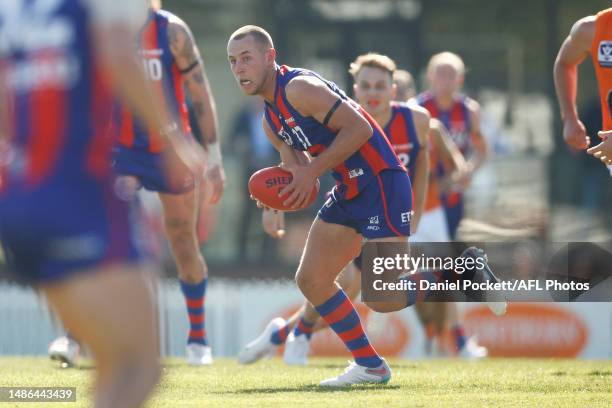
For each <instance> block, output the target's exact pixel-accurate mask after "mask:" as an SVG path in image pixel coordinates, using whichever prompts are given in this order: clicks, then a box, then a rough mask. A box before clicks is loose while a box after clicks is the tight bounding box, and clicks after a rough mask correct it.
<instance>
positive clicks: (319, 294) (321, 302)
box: [227, 26, 412, 386]
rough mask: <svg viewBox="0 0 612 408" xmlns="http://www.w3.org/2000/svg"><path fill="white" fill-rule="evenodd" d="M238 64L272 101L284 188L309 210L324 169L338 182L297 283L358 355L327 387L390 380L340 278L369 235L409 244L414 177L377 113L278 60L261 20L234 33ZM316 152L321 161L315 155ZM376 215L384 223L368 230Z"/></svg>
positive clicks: (242, 82) (269, 117)
mask: <svg viewBox="0 0 612 408" xmlns="http://www.w3.org/2000/svg"><path fill="white" fill-rule="evenodd" d="M227 51H228V59H229V63H230V68H231V70H232V73H233V74H234V77H235V79H236V81H237V82H238V84H239V86H240V88H241V89H242V91H243V92H244V93H245V94H247V95H258V96H259V97H261V98H262V99H264V100H265V101H266V112H265V120H264V122H263V126H264V129H265V130H266V134H267V135H268V138H269V139H270V142H271V143H272V144H273V145H274V146H275V147H276V149H277V150H278V151H279V153H280V156H281V160H282V162H283V165H284V167H285V168H286V169H287V170H288V171H290V172H291V173H292V175H293V180H292V182H291V183H290V184H289V185H288V186H287V187H285V188H284V189H283V190H282V191H281V192H280V194H279V196H284V195H285V194H288V196H287V197H288V198H287V199H286V201H285V204H286V205H290V206H292V207H293V208H294V209H296V210H297V209H300V208H302V206H303V203H305V202H307V201H308V198H309V195H310V193H311V191H312V189H313V186H314V185H315V183H316V180H317V178H318V177H319V176H321V175H323V174H324V173H326V172H328V171H332V174H333V176H334V178H335V179H336V180H337V185H336V187H335V188H334V190H333V191H332V194H331V197H330V198H329V199H328V201H327V202H326V203H325V205H324V206H323V207H322V208H321V210H320V211H319V213H318V216H317V218H316V219H315V220H314V222H313V224H312V227H311V229H310V232H309V235H308V238H307V241H306V246H305V248H304V253H303V256H302V260H301V262H300V266H299V268H298V271H297V274H296V281H297V284H298V286H299V288H300V290H301V291H302V293H303V294H304V296H305V297H306V299H308V301H309V302H310V303H311V304H313V305H314V306H315V309H316V310H317V312H318V313H319V314H320V315H321V317H323V319H324V320H325V321H326V322H327V323H328V324H329V325H330V326H331V328H332V329H333V330H334V331H335V332H336V334H337V335H338V336H339V337H340V338H341V339H342V341H343V342H344V344H345V345H346V347H347V349H349V350H350V352H351V353H352V355H353V357H354V359H355V362H353V363H351V364H350V365H349V367H348V368H347V369H346V370H345V372H344V373H343V374H341V375H339V376H338V377H336V378H332V379H329V380H325V381H323V382H322V383H321V385H322V386H346V385H351V384H357V383H385V382H387V381H389V379H390V377H391V370H390V368H389V366H388V365H387V363H386V362H385V361H384V360H383V359H382V358H381V357H380V356H379V355H378V353H377V352H376V351H375V350H374V348H373V347H372V345H371V344H370V341H369V340H368V338H367V336H366V334H365V332H364V330H363V327H362V325H361V321H360V318H359V315H358V314H357V311H356V310H355V307H354V306H353V304H352V302H351V300H350V299H349V298H348V297H347V295H346V293H345V292H344V291H343V290H342V289H341V288H340V287H339V286H338V284H337V283H336V282H335V279H336V278H337V277H338V275H339V274H340V272H341V271H342V269H344V267H345V266H346V265H347V264H349V262H351V261H352V260H353V259H354V258H355V257H356V256H357V255H358V254H359V251H360V248H361V244H362V241H363V240H364V239H367V240H371V241H380V240H381V239H385V240H386V241H393V242H399V243H401V244H405V246H406V249H407V246H408V236H409V235H410V212H411V210H412V192H411V186H410V179H409V177H408V174H407V172H406V171H405V170H404V168H403V166H402V165H401V162H400V161H399V159H398V158H397V156H396V155H395V153H394V152H393V150H392V148H391V146H390V144H389V141H388V140H387V138H386V137H385V135H384V133H383V131H382V130H381V129H380V127H379V126H378V125H377V124H376V122H375V121H374V120H373V119H372V118H371V117H370V116H369V115H368V114H367V113H366V112H365V111H364V110H363V108H361V107H359V105H357V103H355V102H354V101H352V100H351V99H349V98H348V97H347V96H346V95H345V93H344V92H343V91H341V90H340V89H338V87H337V86H336V85H335V84H333V83H331V82H329V81H327V80H325V79H323V78H322V77H320V76H319V75H318V74H316V73H314V72H312V71H308V70H304V69H295V68H290V67H287V66H284V65H283V66H278V65H277V64H276V50H275V49H274V46H273V44H272V39H271V38H270V36H269V34H268V33H267V32H266V31H265V30H263V29H262V28H260V27H256V26H245V27H242V28H240V29H238V30H237V31H235V32H234V33H233V34H232V35H231V37H230V39H229V42H228V49H227ZM307 152H308V153H310V154H312V155H313V156H315V157H314V158H313V159H312V160H311V159H310V157H309V154H308V153H307ZM374 222H376V227H377V228H376V229H368V226H370V225H371V223H374Z"/></svg>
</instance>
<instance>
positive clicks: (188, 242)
mask: <svg viewBox="0 0 612 408" xmlns="http://www.w3.org/2000/svg"><path fill="white" fill-rule="evenodd" d="M166 235H167V237H168V241H169V242H170V245H171V247H172V251H173V253H174V255H175V256H176V257H177V258H181V259H182V258H187V259H185V260H186V261H189V260H190V259H191V258H193V257H195V256H198V245H197V237H196V234H195V229H194V228H192V226H191V223H189V222H188V221H186V220H181V219H178V218H176V219H170V220H167V221H166ZM181 259H177V261H180V260H181Z"/></svg>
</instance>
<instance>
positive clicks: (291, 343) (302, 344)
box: [283, 332, 310, 366]
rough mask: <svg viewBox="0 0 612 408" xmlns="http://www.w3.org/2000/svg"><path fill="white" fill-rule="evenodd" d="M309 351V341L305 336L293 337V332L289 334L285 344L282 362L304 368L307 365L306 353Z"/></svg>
mask: <svg viewBox="0 0 612 408" xmlns="http://www.w3.org/2000/svg"><path fill="white" fill-rule="evenodd" d="M309 351H310V340H308V338H307V337H306V335H305V334H301V335H299V336H297V337H296V336H295V334H293V332H291V333H289V336H288V337H287V342H286V343H285V352H284V354H283V360H284V361H285V364H287V365H301V366H305V365H307V364H308V352H309Z"/></svg>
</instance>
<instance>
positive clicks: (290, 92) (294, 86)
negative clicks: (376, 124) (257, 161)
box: [280, 76, 373, 208]
mask: <svg viewBox="0 0 612 408" xmlns="http://www.w3.org/2000/svg"><path fill="white" fill-rule="evenodd" d="M285 92H286V95H287V100H288V101H289V103H290V104H291V105H293V107H294V108H295V109H296V110H297V111H298V112H299V113H300V114H301V115H302V116H304V117H313V118H314V119H316V120H317V121H318V122H319V123H322V124H324V125H326V126H327V127H328V128H329V129H331V131H333V132H335V133H336V137H335V139H334V141H333V142H332V144H331V145H330V146H329V147H328V148H327V150H325V151H324V152H323V153H321V154H320V155H318V156H317V157H315V158H313V159H312V160H311V161H310V163H309V164H307V165H304V166H297V167H290V168H287V170H289V171H291V173H292V174H293V181H292V182H291V183H290V184H289V185H287V186H286V187H285V188H284V189H283V190H282V191H281V192H280V195H281V196H282V195H285V194H287V193H291V194H290V195H289V197H288V198H287V200H285V203H286V205H292V207H293V208H301V207H302V206H303V205H304V203H305V202H307V200H308V197H309V196H310V193H311V191H312V189H313V186H314V185H315V183H316V179H317V178H318V177H319V176H322V175H323V174H325V172H327V171H328V170H330V169H332V168H334V167H336V166H337V165H339V164H340V163H342V162H343V161H344V160H346V159H347V158H348V157H350V156H351V155H352V154H353V153H355V152H356V151H357V150H359V149H360V148H361V146H363V145H364V144H365V143H366V142H367V141H368V139H369V138H370V137H372V134H373V130H372V126H371V125H370V123H369V122H368V121H367V120H366V119H365V118H364V117H363V115H361V114H360V113H359V112H358V111H357V110H356V108H355V107H353V106H351V104H350V103H349V102H348V101H345V100H342V99H341V98H340V96H338V95H337V94H336V93H334V92H332V90H331V89H329V88H328V87H327V85H326V84H325V83H323V82H322V81H321V80H319V79H317V78H314V77H304V76H302V77H297V78H294V79H293V80H291V81H290V82H289V84H288V85H287V86H286V88H285Z"/></svg>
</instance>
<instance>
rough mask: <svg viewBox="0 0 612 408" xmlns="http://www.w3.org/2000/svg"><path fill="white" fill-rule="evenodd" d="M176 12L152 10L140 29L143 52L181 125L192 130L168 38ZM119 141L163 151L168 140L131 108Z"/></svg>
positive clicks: (160, 91) (155, 82) (122, 122)
mask: <svg viewBox="0 0 612 408" xmlns="http://www.w3.org/2000/svg"><path fill="white" fill-rule="evenodd" d="M172 17H173V15H172V14H171V13H169V12H167V11H163V10H156V11H151V12H150V14H149V18H148V20H147V22H146V25H145V27H144V28H143V29H142V30H141V32H140V37H139V39H138V40H139V53H140V56H141V58H142V64H143V66H144V69H145V73H146V75H147V78H148V79H149V80H150V81H151V82H152V83H153V85H154V88H155V91H156V93H157V95H159V97H160V98H163V100H164V102H165V106H166V108H167V109H168V110H169V111H170V113H171V114H172V115H173V117H175V118H177V119H178V120H179V123H178V126H179V129H180V130H181V131H182V132H183V133H185V134H190V133H191V129H190V127H189V116H188V110H187V104H186V102H185V94H184V91H183V84H182V79H181V72H180V70H179V68H178V66H177V65H176V62H175V61H174V57H173V55H172V51H171V50H170V41H169V39H168V24H169V20H170V19H171V18H172ZM119 144H120V145H121V146H124V147H127V148H129V149H134V150H140V151H146V152H149V153H159V152H161V151H162V150H163V149H164V141H163V138H162V137H161V135H160V133H159V131H158V130H154V131H152V130H150V129H148V128H147V127H146V126H145V125H144V124H143V123H141V122H140V121H139V120H138V119H137V118H135V117H134V116H133V114H132V113H131V112H129V111H128V110H126V109H123V110H122V114H121V118H120V134H119Z"/></svg>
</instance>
